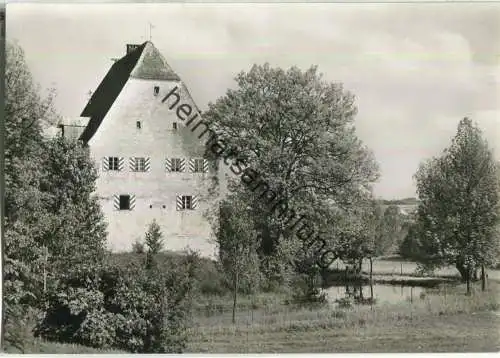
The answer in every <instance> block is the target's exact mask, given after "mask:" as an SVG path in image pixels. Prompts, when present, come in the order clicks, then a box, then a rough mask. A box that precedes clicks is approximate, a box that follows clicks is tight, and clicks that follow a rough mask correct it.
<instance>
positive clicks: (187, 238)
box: [88, 78, 215, 256]
mask: <svg viewBox="0 0 500 358" xmlns="http://www.w3.org/2000/svg"><path fill="white" fill-rule="evenodd" d="M154 86H160V91H159V94H158V96H154V94H153V88H154ZM175 86H178V87H179V88H181V84H180V83H179V82H174V81H154V80H142V79H135V78H131V79H129V81H128V82H127V83H126V85H125V87H124V88H123V90H122V91H121V93H120V95H119V96H118V98H117V99H116V101H115V102H114V103H113V105H112V107H111V109H110V110H109V112H108V113H107V115H106V117H105V118H104V120H103V121H102V123H101V125H100V127H99V129H98V130H97V132H96V133H95V135H94V136H93V137H92V138H91V139H90V141H89V142H88V144H89V146H90V149H91V153H92V156H93V157H94V159H95V160H96V163H97V165H98V168H99V179H98V181H97V193H98V195H99V197H100V200H101V204H102V208H103V211H104V213H105V215H106V219H107V221H108V225H109V226H108V233H109V243H110V247H111V249H112V250H113V251H126V250H130V248H131V246H132V243H133V242H134V241H135V239H136V238H139V237H144V233H145V231H146V228H147V225H148V224H149V223H150V222H151V221H152V220H153V218H154V219H156V220H157V222H158V223H159V224H160V226H161V228H162V231H163V233H164V239H165V240H164V241H165V244H166V249H169V250H182V249H184V248H185V247H186V246H189V247H191V248H193V249H197V250H199V251H200V253H201V254H202V255H203V256H213V254H214V251H215V247H214V245H212V244H211V243H209V242H208V241H209V239H210V232H211V230H210V225H209V222H208V221H207V220H206V219H205V218H204V216H203V213H204V211H205V209H206V208H207V205H209V203H208V202H207V193H206V190H207V186H208V185H209V184H210V182H211V180H210V176H211V175H213V173H210V172H209V173H204V174H202V173H190V172H189V170H188V160H189V158H195V157H198V158H201V157H202V156H203V150H204V147H203V145H202V144H203V143H204V141H202V140H200V139H198V138H197V135H195V134H194V133H191V132H190V130H189V129H188V128H186V127H185V125H184V124H183V123H182V121H181V120H179V119H178V118H177V115H176V113H175V109H174V110H170V109H169V108H168V107H169V106H168V104H167V102H166V103H162V102H161V101H162V99H163V98H164V97H165V95H166V94H167V93H168V92H169V91H170V90H171V89H173V88H174V87H175ZM178 92H179V93H180V94H181V100H180V102H179V104H181V103H188V104H190V105H191V106H192V107H193V113H194V112H195V110H194V108H195V106H194V103H193V102H192V100H191V98H190V97H189V96H188V95H187V94H186V93H185V92H182V91H180V90H179V91H178ZM172 101H173V100H172ZM170 103H172V102H170ZM137 121H140V122H141V128H140V129H138V128H137V127H136V122H137ZM173 122H177V128H178V129H177V131H174V130H173ZM106 156H117V157H123V158H124V169H123V171H121V172H113V171H105V170H104V168H103V165H102V158H103V157H106ZM135 156H137V157H149V158H150V171H149V172H145V173H135V172H132V171H131V170H130V169H129V157H135ZM167 157H168V158H172V157H178V158H185V159H186V172H185V173H168V172H166V170H165V158H167ZM119 194H130V195H135V207H134V209H133V210H131V211H118V210H116V209H115V207H114V197H113V196H114V195H119ZM177 194H179V195H181V194H184V195H198V207H197V209H196V210H193V211H177V210H176V195H177ZM150 205H152V208H150ZM163 205H165V208H163Z"/></svg>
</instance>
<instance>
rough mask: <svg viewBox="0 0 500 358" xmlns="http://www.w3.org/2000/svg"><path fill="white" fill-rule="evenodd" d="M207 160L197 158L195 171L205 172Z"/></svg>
mask: <svg viewBox="0 0 500 358" xmlns="http://www.w3.org/2000/svg"><path fill="white" fill-rule="evenodd" d="M204 167H205V161H204V160H203V159H195V160H194V172H195V173H203V172H205V168H204Z"/></svg>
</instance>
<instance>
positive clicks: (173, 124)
mask: <svg viewBox="0 0 500 358" xmlns="http://www.w3.org/2000/svg"><path fill="white" fill-rule="evenodd" d="M172 128H173V130H174V131H176V130H177V122H174V123H172Z"/></svg>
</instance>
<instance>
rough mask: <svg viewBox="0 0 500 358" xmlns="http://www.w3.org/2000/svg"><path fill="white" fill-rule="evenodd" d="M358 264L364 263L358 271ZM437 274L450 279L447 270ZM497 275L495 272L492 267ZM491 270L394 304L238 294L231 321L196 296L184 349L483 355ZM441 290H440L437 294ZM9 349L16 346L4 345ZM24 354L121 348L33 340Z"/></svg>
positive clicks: (496, 321)
mask: <svg viewBox="0 0 500 358" xmlns="http://www.w3.org/2000/svg"><path fill="white" fill-rule="evenodd" d="M402 264H403V276H401V275H400V274H401V272H400V270H401V262H399V261H383V260H379V261H376V262H375V265H374V273H375V275H379V276H386V277H392V276H394V277H398V276H399V277H404V278H406V279H412V280H413V279H416V278H415V277H414V276H412V275H414V273H415V268H416V265H415V264H414V263H411V262H402ZM364 269H366V268H364ZM438 274H439V275H442V276H448V277H454V276H456V271H453V269H447V270H442V272H439V273H438ZM496 274H498V271H496ZM496 274H493V275H492V274H491V271H490V278H492V279H490V280H489V282H488V290H487V292H481V291H480V283H475V284H474V287H473V295H471V296H465V295H464V293H465V285H463V284H456V283H455V284H451V283H447V284H446V290H443V285H444V284H443V285H441V287H438V288H429V289H425V293H423V294H420V295H418V296H415V297H413V299H412V300H411V301H410V300H404V299H403V300H401V301H400V302H396V303H388V302H384V303H382V302H381V303H376V304H374V305H373V306H370V305H353V306H352V307H349V308H339V307H337V306H333V305H329V306H327V307H323V308H315V309H313V308H309V309H307V308H299V307H296V306H292V305H287V304H285V301H286V299H287V296H286V295H285V294H278V293H261V294H258V295H254V296H243V297H240V298H239V303H238V311H237V317H236V324H234V325H233V324H232V322H231V308H232V298H231V296H230V295H228V296H222V297H221V296H206V295H205V296H201V297H200V298H199V299H197V301H196V303H195V314H194V317H193V318H194V319H193V324H192V327H191V328H190V332H189V333H190V341H189V343H188V349H187V352H188V353H306V352H315V353H321V352H323V353H346V352H393V353H394V352H476V351H477V352H479V351H483V352H489V351H498V350H500V343H499V342H500V339H499V337H500V332H499V327H500V316H498V315H497V312H498V309H499V303H498V294H499V293H500V282H499V281H497V280H496ZM444 292H446V294H444ZM7 352H9V353H17V352H19V350H17V349H15V348H13V347H11V348H10V349H9V350H7ZM25 353H125V352H120V351H103V350H97V349H92V348H88V347H83V346H78V345H70V344H57V343H50V342H44V341H40V340H33V341H32V342H29V344H27V346H26V347H25Z"/></svg>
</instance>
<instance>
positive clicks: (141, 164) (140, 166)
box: [134, 157, 146, 172]
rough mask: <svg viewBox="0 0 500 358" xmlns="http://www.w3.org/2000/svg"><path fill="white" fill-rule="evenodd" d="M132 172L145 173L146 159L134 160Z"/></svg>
mask: <svg viewBox="0 0 500 358" xmlns="http://www.w3.org/2000/svg"><path fill="white" fill-rule="evenodd" d="M134 171H136V172H145V171H146V159H145V158H138V157H136V158H135V166H134Z"/></svg>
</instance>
